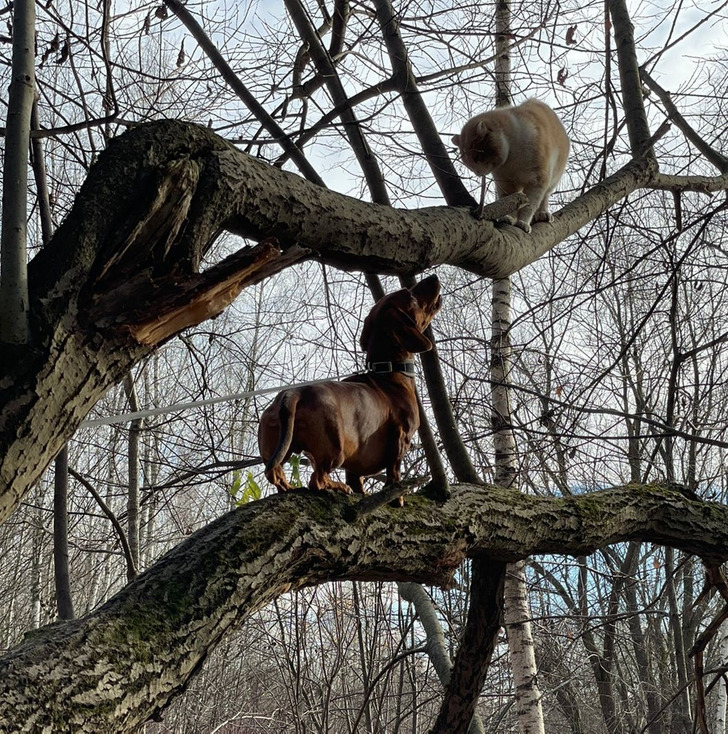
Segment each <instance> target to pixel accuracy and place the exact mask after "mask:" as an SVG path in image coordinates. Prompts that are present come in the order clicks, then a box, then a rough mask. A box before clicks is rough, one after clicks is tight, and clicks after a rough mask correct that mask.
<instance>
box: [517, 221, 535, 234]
mask: <svg viewBox="0 0 728 734" xmlns="http://www.w3.org/2000/svg"><path fill="white" fill-rule="evenodd" d="M516 227H520V228H521V229H522V230H523V231H524V232H525V233H526V234H528V233H529V232H530V231H531V225H530V224H529V223H528V222H527V221H526V220H525V219H519V220H518V221H517V222H516Z"/></svg>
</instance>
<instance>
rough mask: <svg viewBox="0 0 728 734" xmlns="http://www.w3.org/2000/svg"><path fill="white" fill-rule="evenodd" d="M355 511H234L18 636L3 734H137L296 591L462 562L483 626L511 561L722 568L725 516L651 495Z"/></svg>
mask: <svg viewBox="0 0 728 734" xmlns="http://www.w3.org/2000/svg"><path fill="white" fill-rule="evenodd" d="M356 501H357V500H356V499H354V498H352V497H349V496H341V495H339V494H335V493H329V492H312V491H309V490H300V491H296V492H290V493H288V494H285V495H275V496H272V497H268V498H265V499H263V500H260V501H258V502H252V503H250V504H247V505H244V506H243V507H241V508H239V509H237V510H235V511H233V512H231V513H228V514H226V515H224V516H223V517H221V518H220V519H219V520H217V521H215V522H214V523H212V524H211V525H209V526H207V527H206V528H204V529H203V530H200V531H199V532H197V533H195V534H194V535H192V536H190V538H188V539H187V540H186V541H185V542H183V543H181V544H180V545H179V546H177V547H176V548H175V549H174V550H172V551H171V552H170V553H169V554H167V555H166V556H165V557H163V558H162V559H161V560H160V561H159V562H158V563H156V564H155V565H154V566H153V567H152V568H150V569H149V570H148V571H146V572H145V573H143V574H141V575H140V576H138V577H137V578H136V579H135V580H134V581H133V582H132V583H130V584H129V585H128V586H127V587H126V588H124V589H123V590H122V591H121V592H119V594H117V595H116V596H115V597H114V598H113V599H111V600H110V601H109V602H107V603H106V604H105V605H104V606H103V607H101V608H100V609H99V610H98V611H96V612H94V613H93V614H91V615H88V616H86V617H84V618H82V619H78V620H72V621H69V622H63V623H56V624H52V625H49V626H47V627H45V628H42V629H41V630H38V631H35V632H32V633H29V635H28V636H27V637H26V640H25V641H24V642H23V643H22V644H21V645H19V646H18V647H16V648H15V649H13V650H11V651H10V652H8V653H7V654H6V655H5V656H3V657H2V658H0V721H2V722H3V724H4V725H5V726H6V729H5V731H7V732H21V731H40V730H43V728H44V727H51V726H52V725H53V722H58V721H63V722H64V726H65V727H66V728H67V729H69V730H72V731H74V732H94V733H96V732H103V731H113V732H118V733H121V732H126V731H133V730H134V729H135V727H138V726H139V725H140V724H142V723H143V722H144V721H145V720H146V719H148V718H149V717H150V716H152V715H153V714H154V713H155V712H156V711H159V710H160V709H161V708H163V707H164V706H165V705H166V704H167V703H168V702H169V701H170V699H171V698H172V697H173V696H174V695H176V694H178V693H179V692H181V691H182V690H183V689H184V687H185V685H186V684H187V683H188V681H189V679H190V678H191V677H192V676H193V675H194V673H195V672H196V670H197V669H198V668H199V666H200V663H201V662H202V660H203V659H204V658H205V656H206V655H207V654H208V652H209V651H210V650H211V649H212V648H214V646H215V645H216V644H217V643H218V642H219V641H220V639H221V638H222V636H223V635H224V634H225V633H226V632H228V631H229V630H230V629H231V628H233V627H234V626H235V625H237V624H239V623H240V622H242V621H243V620H244V619H246V618H247V617H248V616H249V615H250V614H252V613H253V612H255V611H256V610H258V609H260V608H262V607H263V606H265V605H266V604H268V603H269V602H270V601H272V600H273V599H275V598H276V597H278V596H280V595H281V594H283V593H285V592H287V591H290V590H294V589H298V588H301V587H304V586H313V585H316V584H320V583H323V582H325V581H331V580H342V579H354V580H390V581H417V582H421V583H428V584H437V585H442V586H447V585H449V584H451V583H452V579H453V574H454V572H455V570H456V569H457V568H458V567H459V565H460V563H461V562H462V561H463V560H464V559H465V558H467V557H478V558H481V559H483V560H481V562H480V568H478V569H476V573H478V574H481V575H479V576H478V577H477V579H476V581H475V583H476V584H477V587H476V590H477V594H478V597H477V598H479V599H480V600H481V603H482V605H483V606H482V609H477V606H478V605H476V609H475V611H474V612H473V614H474V615H475V614H483V615H485V617H484V618H487V619H488V620H490V621H489V624H490V625H491V628H492V626H493V625H494V624H495V616H494V614H495V611H494V610H495V609H496V604H497V600H498V594H499V592H498V588H499V586H498V576H497V574H496V573H495V571H496V570H497V569H498V568H500V565H501V564H503V563H505V562H507V561H513V560H518V559H520V558H525V557H526V556H530V555H533V554H539V553H553V552H557V553H565V554H569V555H579V554H583V553H591V552H593V551H595V550H596V549H598V548H601V547H604V546H605V545H607V544H610V543H616V542H621V541H625V540H630V539H635V540H642V541H646V542H655V543H661V544H667V545H670V546H673V547H675V548H679V549H681V550H684V551H686V552H689V553H695V554H698V555H700V556H702V557H703V558H705V559H706V560H707V561H708V563H712V564H717V563H720V562H722V561H724V560H725V559H726V558H728V507H725V506H722V505H719V504H716V503H709V502H701V501H698V500H695V499H691V498H689V497H686V496H685V495H683V494H682V493H680V492H677V491H674V490H671V489H669V488H666V487H662V486H657V485H654V486H653V485H648V486H636V485H628V486H624V487H617V488H615V489H611V490H605V491H601V492H594V493H591V494H584V495H579V496H572V497H564V498H556V499H555V498H548V497H534V496H528V495H520V494H517V493H515V492H512V491H510V490H503V489H498V488H492V487H488V488H484V487H482V486H478V487H476V486H471V485H461V486H459V487H454V488H453V495H452V497H451V498H450V500H448V501H447V502H445V503H444V504H439V503H435V502H432V501H430V500H428V499H426V498H424V497H422V496H420V495H417V494H415V495H413V496H411V497H409V498H408V499H407V504H406V505H405V507H404V508H392V507H389V506H384V507H381V508H379V509H378V510H376V511H375V512H373V513H371V514H367V515H365V516H363V517H361V518H360V519H359V520H358V521H357V522H354V523H351V522H350V521H349V518H348V514H349V513H348V510H349V508H350V507H351V506H352V505H353V504H355V503H356ZM477 565H478V564H476V566H477ZM483 659H484V658H482V657H481V661H482V660H483ZM454 685H455V686H456V687H455V688H454V690H464V688H462V685H461V684H460V683H457V684H454Z"/></svg>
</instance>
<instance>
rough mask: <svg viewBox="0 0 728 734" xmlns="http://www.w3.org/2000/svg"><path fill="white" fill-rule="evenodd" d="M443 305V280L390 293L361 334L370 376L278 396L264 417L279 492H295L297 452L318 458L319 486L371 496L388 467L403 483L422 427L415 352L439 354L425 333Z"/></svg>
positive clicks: (264, 452)
mask: <svg viewBox="0 0 728 734" xmlns="http://www.w3.org/2000/svg"><path fill="white" fill-rule="evenodd" d="M441 305H442V298H441V297H440V282H439V281H438V279H437V276H436V275H431V276H430V277H429V278H425V279H423V280H421V281H420V282H419V283H417V285H415V286H414V287H413V288H411V289H407V288H403V289H402V290H399V291H396V292H395V293H390V294H389V295H387V296H384V298H381V299H380V300H379V301H377V303H376V304H375V305H374V308H372V310H371V311H370V313H369V315H368V316H367V317H366V319H365V321H364V328H363V329H362V333H361V341H360V343H361V348H362V349H363V350H364V351H365V352H366V353H367V370H368V372H366V373H365V374H361V375H354V376H353V377H347V378H346V379H345V380H342V381H341V382H322V383H319V384H316V385H307V386H305V387H299V388H293V389H291V390H284V391H283V392H281V393H279V394H278V395H277V396H276V398H275V400H274V401H273V403H272V404H271V405H270V406H268V408H266V409H265V411H264V412H263V415H262V416H261V419H260V426H259V428H258V446H259V448H260V455H261V457H262V459H263V461H265V476H266V478H267V479H268V481H269V482H270V483H271V484H273V485H275V486H276V487H277V488H278V491H279V492H286V491H288V490H290V489H293V487H291V485H290V484H289V483H288V481H287V480H286V476H285V474H284V473H283V467H282V466H281V464H282V463H283V462H284V461H286V460H287V459H288V457H289V456H290V455H291V454H292V453H303V454H305V455H306V456H307V457H308V458H309V460H310V461H311V466H312V468H313V474H312V475H311V480H310V481H309V484H308V486H309V487H310V488H311V489H335V490H339V491H342V492H347V493H348V492H351V491H352V490H353V491H354V492H359V493H361V494H364V485H363V481H362V480H363V479H364V477H368V476H371V475H373V474H376V473H378V472H380V471H381V470H383V469H384V470H386V472H387V484H390V483H392V482H396V481H398V480H399V478H400V465H401V463H402V459H403V458H404V455H405V453H406V452H407V449H408V448H409V444H410V440H411V439H412V436H413V434H414V432H415V431H416V430H417V429H418V428H419V425H420V414H419V409H418V407H417V397H416V395H415V388H414V363H413V362H412V355H413V353H415V352H426V351H428V350H429V349H432V342H430V340H429V339H428V338H427V337H426V336H425V335H424V334H423V333H422V332H423V331H424V330H425V329H426V328H427V326H428V325H429V323H430V321H432V319H433V317H434V316H435V314H436V313H437V312H438V311H439V310H440V306H441ZM338 468H343V469H344V470H345V472H346V482H347V483H346V484H342V483H341V482H336V481H334V480H333V479H331V478H330V477H329V472H331V471H332V470H334V469H338Z"/></svg>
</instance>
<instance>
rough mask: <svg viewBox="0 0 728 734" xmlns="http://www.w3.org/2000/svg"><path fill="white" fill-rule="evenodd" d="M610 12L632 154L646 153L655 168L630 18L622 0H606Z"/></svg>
mask: <svg viewBox="0 0 728 734" xmlns="http://www.w3.org/2000/svg"><path fill="white" fill-rule="evenodd" d="M609 12H610V14H611V16H612V23H613V24H614V40H615V42H616V44H617V56H618V58H619V76H620V79H621V82H622V101H623V108H624V114H625V120H626V122H627V132H628V134H629V142H630V146H631V148H632V155H633V156H635V157H642V156H645V158H647V159H648V160H649V161H650V164H651V165H653V166H654V167H655V168H656V167H657V159H656V158H655V153H654V151H653V150H652V148H651V147H650V146H649V145H648V143H649V140H650V128H649V125H648V124H647V113H646V112H645V105H644V100H643V96H642V84H641V83H640V72H639V64H638V62H637V50H636V47H635V42H634V26H633V25H632V19H631V18H630V16H629V11H628V10H627V4H626V2H625V0H609Z"/></svg>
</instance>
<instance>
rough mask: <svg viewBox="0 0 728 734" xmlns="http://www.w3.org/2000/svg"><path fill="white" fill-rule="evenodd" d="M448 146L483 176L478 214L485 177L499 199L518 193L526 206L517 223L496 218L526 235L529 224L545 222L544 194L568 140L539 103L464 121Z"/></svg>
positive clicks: (550, 112) (547, 216)
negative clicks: (491, 180) (461, 127)
mask: <svg viewBox="0 0 728 734" xmlns="http://www.w3.org/2000/svg"><path fill="white" fill-rule="evenodd" d="M452 141H453V143H455V145H457V146H458V147H459V148H460V154H461V157H462V161H463V163H464V164H465V165H466V166H467V167H468V168H469V169H470V170H471V171H474V172H475V173H477V174H480V175H481V176H482V177H483V185H482V188H481V192H480V210H479V211H480V213H481V214H482V211H483V203H484V200H485V176H486V175H487V174H489V173H490V174H491V175H492V176H493V180H494V181H495V185H496V190H497V192H498V196H499V197H503V196H508V194H515V193H516V192H518V191H523V193H525V194H526V196H527V197H528V203H527V204H524V205H523V206H522V207H521V208H520V209H519V210H518V219H516V218H514V217H512V216H510V215H509V216H506V217H503V218H502V219H501V221H503V222H507V223H508V224H515V225H516V226H518V227H520V228H521V229H522V230H524V231H525V232H530V231H531V221H534V222H550V221H552V219H553V217H552V216H551V214H550V213H549V210H548V205H549V196H551V193H552V192H553V190H554V189H555V188H556V184H558V182H559V179H560V178H561V174H562V173H563V172H564V168H565V166H566V159H567V157H568V155H569V147H570V143H569V138H568V137H567V135H566V131H565V130H564V126H563V125H562V124H561V121H560V120H559V118H558V117H557V116H556V113H555V112H554V111H553V110H552V109H551V108H550V107H549V106H548V105H545V104H544V103H543V102H539V101H538V100H537V99H529V100H527V101H526V102H524V103H523V104H522V105H519V106H518V107H499V108H498V109H495V110H491V111H490V112H483V113H482V114H480V115H476V116H475V117H473V118H471V119H470V120H468V121H467V122H466V123H465V126H464V127H463V129H462V132H461V133H460V135H454V136H453V139H452Z"/></svg>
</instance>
